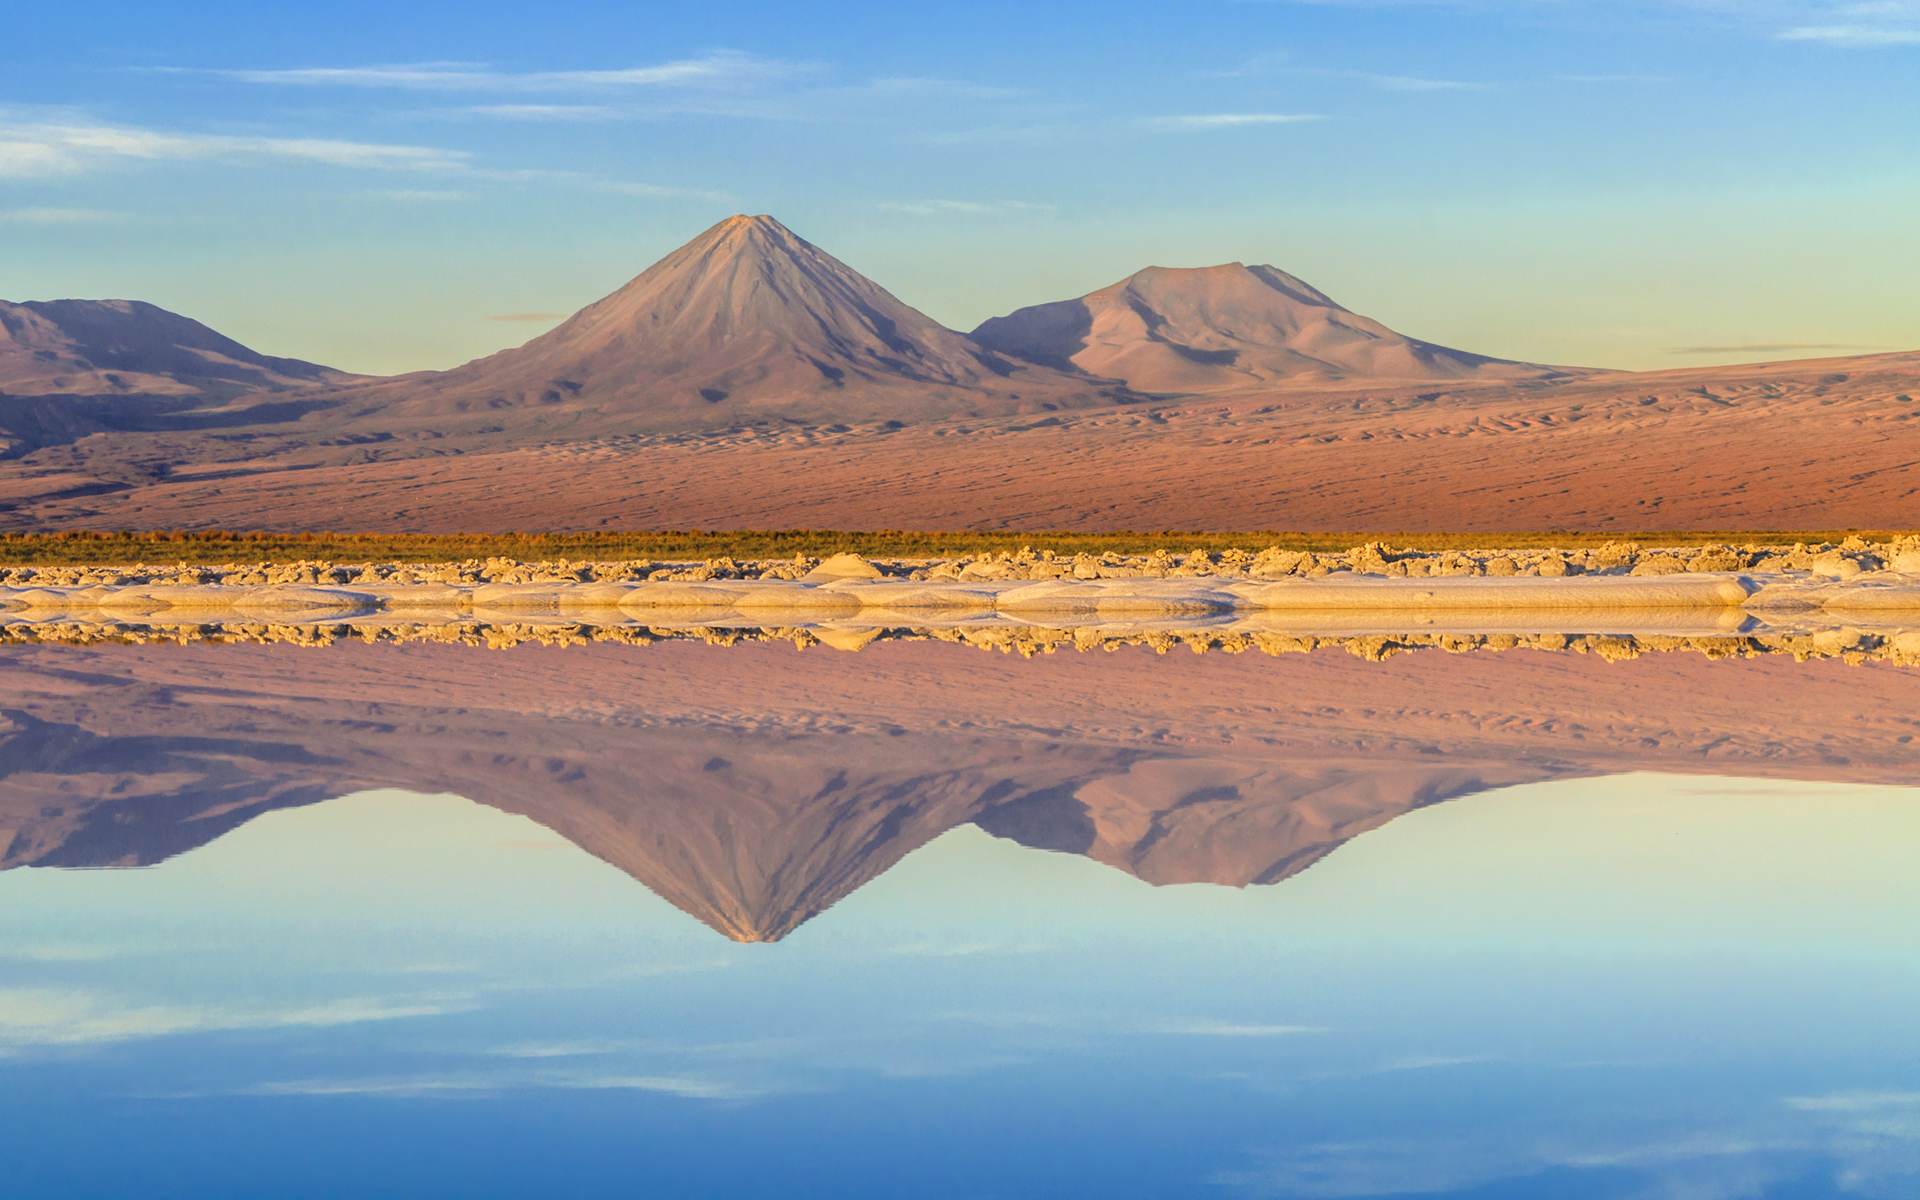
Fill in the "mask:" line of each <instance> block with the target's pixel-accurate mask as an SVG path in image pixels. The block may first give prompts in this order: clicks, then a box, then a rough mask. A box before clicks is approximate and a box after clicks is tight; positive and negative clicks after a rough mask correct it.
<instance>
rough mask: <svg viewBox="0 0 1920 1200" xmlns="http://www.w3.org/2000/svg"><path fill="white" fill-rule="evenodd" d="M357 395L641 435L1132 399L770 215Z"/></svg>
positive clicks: (732, 226)
mask: <svg viewBox="0 0 1920 1200" xmlns="http://www.w3.org/2000/svg"><path fill="white" fill-rule="evenodd" d="M368 398H370V399H375V400H376V401H377V402H378V403H379V408H380V411H382V412H383V413H392V414H395V415H398V414H408V415H417V416H437V417H444V416H450V415H455V414H459V413H468V412H485V411H488V410H497V409H503V408H520V407H527V406H532V407H536V408H538V407H542V406H557V407H559V408H561V409H563V410H576V411H584V412H594V413H597V414H599V415H601V416H603V417H614V416H617V417H618V418H619V424H620V426H621V427H622V428H623V429H626V430H637V431H648V430H656V429H670V428H688V427H699V426H714V425H727V424H731V423H734V422H739V421H750V420H754V419H756V418H765V417H779V418H785V419H788V420H795V421H802V422H805V421H815V422H823V421H865V420H885V419H889V418H893V419H900V420H905V421H918V420H929V419H939V418H945V417H971V416H1004V415H1008V414H1014V413H1022V412H1039V411H1052V410H1056V409H1064V408H1084V407H1088V406H1093V405H1109V404H1113V403H1115V402H1116V401H1124V400H1126V399H1129V398H1130V393H1128V392H1127V390H1126V389H1125V388H1124V387H1121V386H1120V385H1118V384H1117V383H1115V382H1114V381H1112V380H1108V379H1101V378H1096V377H1093V376H1090V375H1089V374H1088V373H1086V372H1082V371H1059V370H1055V369H1054V368H1052V367H1048V366H1043V365H1037V364H1032V363H1024V362H1018V361H1009V360H1007V359H1005V358H1003V357H1001V356H999V355H996V354H994V353H991V352H989V351H987V350H985V349H983V348H981V347H980V346H979V345H977V344H976V343H974V342H973V341H971V340H969V339H968V338H966V337H965V336H963V335H961V334H958V333H955V332H954V331H952V330H950V329H947V328H946V327H944V326H942V325H940V324H939V323H937V322H935V321H933V320H932V319H930V318H928V317H927V316H926V315H925V314H923V313H921V312H919V311H918V310H916V309H913V308H910V307H909V306H907V305H906V304H903V303H901V301H900V300H899V299H898V298H896V297H895V296H894V295H893V294H892V293H890V292H888V291H887V290H886V289H885V288H883V287H881V286H880V285H879V284H876V283H874V282H873V281H872V280H870V279H868V278H866V277H865V276H864V275H861V274H860V273H859V272H858V271H855V270H854V269H853V268H851V267H849V266H847V265H846V264H845V263H843V262H841V261H840V260H838V259H836V258H834V257H833V256H832V255H830V254H828V253H826V252H825V251H823V250H821V249H820V248H819V247H818V246H815V245H814V244H812V243H811V242H808V241H806V240H804V239H802V238H800V237H797V236H795V235H794V233H793V231H792V230H789V229H788V228H787V227H786V226H784V225H782V224H781V223H780V222H778V221H776V220H774V219H773V218H772V217H768V216H758V217H748V216H734V217H728V218H727V219H726V220H724V221H722V222H720V223H719V224H718V225H715V226H714V227H713V228H711V229H709V230H707V231H706V232H705V233H703V234H701V235H700V236H699V237H697V238H695V239H694V240H693V241H691V242H688V243H687V244H686V245H684V246H682V247H680V248H679V249H678V250H675V251H674V252H673V253H671V254H669V255H667V257H665V258H663V259H661V260H660V261H659V262H657V263H655V264H654V265H653V266H651V267H649V268H647V270H646V271H644V272H642V273H641V274H640V275H639V276H638V277H637V278H635V279H634V280H633V281H632V282H631V283H628V284H627V285H626V286H625V287H623V288H621V289H620V290H619V291H617V292H615V293H613V294H612V295H611V296H608V297H606V298H605V299H603V300H600V301H597V302H596V303H593V304H590V305H588V306H587V307H586V308H583V309H581V310H580V311H579V312H577V313H575V314H574V315H573V316H572V317H570V318H568V319H567V320H566V321H565V322H564V323H563V324H561V325H560V326H559V327H558V328H557V329H554V330H552V331H551V332H548V333H545V334H543V335H541V336H540V337H537V338H535V339H533V340H532V341H530V342H528V343H527V344H526V345H524V346H519V347H516V348H515V349H512V350H503V351H501V352H500V353H498V354H494V355H491V356H489V357H487V358H482V359H478V360H476V361H474V362H470V363H468V364H466V365H465V366H463V367H457V368H455V369H454V370H451V371H446V372H439V373H421V374H415V375H406V376H401V377H400V378H398V379H395V380H392V381H389V382H386V383H383V384H382V385H379V386H377V387H376V388H374V389H372V391H371V392H370V394H369V397H368Z"/></svg>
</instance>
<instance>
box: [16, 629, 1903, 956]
mask: <svg viewBox="0 0 1920 1200" xmlns="http://www.w3.org/2000/svg"><path fill="white" fill-rule="evenodd" d="M961 681H964V686H960V683H961ZM0 695H4V696H5V697H6V698H7V699H6V701H5V703H4V705H3V706H0V710H3V711H0V719H3V720H4V725H0V867H15V866H25V865H35V864H38V865H47V866H56V865H57V866H101V865H134V864H139V863H148V862H154V861H158V860H160V859H163V858H165V857H167V856H168V855H170V854H175V853H178V852H180V851H182V850H185V849H188V848H191V847H192V846H195V845H200V844H203V843H205V842H207V841H209V840H211V839H212V838H214V837H217V836H219V835H220V834H221V833H223V832H225V831H226V830H227V829H230V828H232V827H234V826H236V825H238V824H239V823H241V822H242V821H244V820H246V819H249V818H250V817H251V816H253V815H255V814H257V813H259V812H262V811H266V810H267V809H270V808H275V807H285V806H289V805H297V804H304V803H310V802H312V801H314V800H317V799H321V798H324V797H326V796H333V795H340V794H343V793H346V792H351V791H357V790H362V789H366V788H373V787H398V788H405V789H410V790H413V791H419V792H429V793H438V792H454V793H457V794H460V795H463V796H467V797H469V798H471V799H474V800H476V801H479V802H481V803H486V804H490V805H493V806H495V807H498V808H502V809H504V810H507V811H511V812H517V813H523V814H525V815H527V816H529V817H531V818H533V819H534V820H536V821H539V822H541V823H542V824H544V825H546V826H548V827H549V828H552V829H554V830H555V831H557V832H558V833H560V834H561V835H562V836H565V837H567V838H569V839H570V840H572V841H574V842H576V843H577V844H579V845H580V846H581V847H583V848H584V849H586V850H587V851H588V852H590V853H592V854H594V855H596V856H598V857H600V858H602V859H604V860H606V861H607V862H610V863H612V864H614V865H616V866H617V867H619V868H620V869H621V870H624V871H626V872H627V873H629V874H630V875H632V876H634V877H635V878H636V879H638V880H640V881H641V882H642V883H644V884H646V885H647V886H648V887H649V888H651V889H653V890H654V891H655V892H657V893H659V894H660V895H661V896H663V897H665V898H666V899H668V900H670V901H671V902H672V903H674V904H676V905H678V906H679V907H680V908H682V909H684V910H685V911H687V912H688V913H690V914H692V915H693V916H695V917H697V918H698V919H700V920H701V921H703V922H705V923H706V924H708V925H709V926H711V927H712V928H714V929H715V930H717V931H718V932H720V933H722V934H724V935H726V936H728V937H730V938H735V939H738V940H748V941H755V940H760V941H764V940H773V939H777V938H780V937H783V936H785V935H786V934H788V933H790V932H791V931H792V930H793V929H795V928H797V927H798V926H799V925H800V924H801V923H802V922H804V921H806V920H808V919H809V918H811V917H813V916H815V915H817V914H818V913H820V912H822V911H824V910H825V909H826V908H828V907H829V906H830V905H831V904H832V903H833V902H834V901H835V900H837V899H838V898H839V897H841V896H844V895H846V894H848V893H850V892H851V891H853V890H854V889H856V888H858V887H859V886H860V885H861V884H863V883H865V882H866V881H867V880H869V879H872V878H874V877H875V876H877V875H878V874H880V873H881V872H882V871H884V870H886V869H887V868H888V867H890V866H891V865H892V864H893V863H895V862H897V861H899V859H900V858H901V857H903V856H904V855H906V854H907V853H910V852H911V851H912V850H913V849H914V848H916V847H918V846H920V845H923V844H925V843H926V842H927V841H928V840H930V839H932V838H933V837H936V836H938V835H939V834H940V833H941V832H943V831H945V830H947V829H950V828H952V827H954V826H955V825H958V824H961V823H964V822H967V821H974V822H977V823H979V824H980V825H981V826H982V827H983V828H985V829H987V830H988V831H989V832H993V833H996V834H998V835H1001V836H1005V837H1011V838H1014V839H1016V840H1018V841H1020V842H1022V843H1024V844H1027V845H1031V846H1036V847H1041V848H1045V849H1051V850H1057V851H1063V852H1069V853H1079V854H1086V855H1088V856H1090V857H1093V858H1095V859H1098V860H1099V861H1102V862H1106V863H1109V864H1111V865H1113V866H1115V867H1117V868H1119V869H1121V870H1125V871H1128V872H1130V873H1133V874H1135V875H1137V876H1139V877H1140V878H1142V879H1145V880H1148V881H1149V882H1153V883H1176V882H1203V881H1204V882H1213V883H1219V884H1227V885H1235V886H1244V885H1247V884H1250V883H1270V882H1274V881H1277V880H1280V879H1284V878H1286V877H1287V876H1289V875H1291V874H1293V873H1295V872H1297V871H1298V870H1300V869H1302V868H1304V867H1305V866H1307V865H1308V864H1310V863H1312V862H1313V861H1315V860H1317V859H1318V858H1320V857H1322V856H1324V855H1325V854H1327V853H1329V852H1331V851H1333V850H1335V849H1336V848H1337V847H1338V846H1339V845H1340V844H1341V843H1342V842H1343V841H1345V840H1346V839H1348V838H1351V837H1353V836H1355V835H1356V834H1358V833H1360V832H1363V831H1365V830H1367V829H1371V828H1374V827H1377V826H1378V825H1380V824H1383V823H1385V822H1386V821H1388V820H1391V819H1392V818H1393V817H1394V816H1397V815H1399V814H1400V813H1404V812H1406V811H1408V810H1409V809H1412V808H1416V807H1419V806H1421V805H1424V804H1429V803H1433V802H1435V801H1439V800H1444V799H1447V798H1450V797H1455V796H1461V795H1466V794H1470V793H1472V792H1476V791H1481V790H1484V789H1486V788H1489V787H1499V786H1504V785H1508V784H1514V783H1522V782H1529V781H1540V780H1549V779H1558V778H1571V777H1578V776H1590V775H1598V774H1613V773H1619V772H1625V771H1636V770H1647V771H1665V772H1674V773H1684V774H1716V775H1727V776H1738V777H1753V778H1781V779H1810V780H1820V779H1830V780H1844V781H1847V782H1856V783H1859V782H1882V783H1897V784H1908V785H1911V784H1913V783H1914V782H1915V781H1916V779H1920V775H1916V771H1917V770H1920V750H1916V749H1915V744H1914V743H1913V742H1911V741H1908V740H1902V739H1905V738H1910V737H1911V736H1912V734H1913V732H1914V731H1915V724H1916V722H1915V718H1914V716H1913V714H1914V713H1915V712H1916V711H1920V672H1915V671H1912V670H1902V669H1900V668H1893V667H1881V666H1871V665H1870V666H1863V667H1849V666H1846V665H1844V664H1842V663H1839V662H1837V661H1818V662H1810V663H1807V664H1795V663H1793V662H1791V661H1782V660H1781V659H1778V658H1770V659H1763V660H1731V661H1722V662H1711V661H1709V660H1707V659H1705V658H1703V657H1700V656H1697V655H1693V654H1672V655H1660V656H1647V657H1642V658H1639V659H1636V660H1633V661H1630V662H1620V663H1612V664H1609V663H1606V662H1603V661H1600V660H1599V659H1597V658H1593V657H1587V656H1577V655H1570V654H1567V655H1548V654H1544V653H1539V652H1533V651H1515V652H1511V653H1506V654H1492V653H1480V654H1472V655H1449V654H1443V653H1440V652H1437V651H1430V652H1423V653H1417V654H1405V655H1399V656H1396V657H1394V658H1392V659H1390V660H1388V661H1386V662H1382V663H1369V662H1365V661H1362V660H1360V659H1358V658H1355V657H1353V656H1351V655H1348V654H1345V653H1343V652H1340V651H1335V650H1323V651H1318V652H1315V653H1314V654H1311V655H1288V656H1285V657H1283V658H1278V659H1275V658H1268V657H1265V656H1263V655H1258V654H1251V653H1249V654H1243V655H1238V656H1228V655H1222V654H1209V655H1206V656H1195V655H1187V654H1178V655H1170V656H1166V657H1160V656H1155V655H1153V654H1149V653H1146V652H1144V651H1127V652H1123V653H1114V654H1108V653H1086V654H1079V653H1062V654H1056V655H1050V656H1044V657H1041V658H1036V659H1032V660H1027V659H1021V658H1017V657H1011V656H1005V655H996V654H989V653H983V652H981V651H978V650H974V649H971V648H967V647H962V646H954V645H949V644H944V643H901V642H883V643H877V644H876V645H874V646H872V647H869V648H868V649H866V650H863V651H861V652H860V653H858V654H840V653H830V652H826V651H821V650H811V651H808V652H806V653H798V652H795V651H794V650H793V649H792V648H790V647H787V646H784V645H781V644H769V643H743V644H740V645H736V646H733V647H716V646H708V645H703V644H698V643H685V642H674V643H666V644H661V645H656V646H652V647H646V648H641V647H633V646H622V645H606V644H601V645H594V646H585V647H574V648H569V649H565V650H561V649H535V648H521V649H516V650H512V651H490V650H485V649H480V648H474V647H464V646H458V645H412V646H403V647H396V646H384V645H377V646H369V645H361V644H342V645H338V646H334V647H331V648H328V649H324V650H309V649H300V648H294V647H287V646H244V645H240V646H213V645H204V644H202V645H187V646H160V647H141V646H103V647H85V648H82V647H60V646H31V647H11V648H7V649H5V650H4V651H0Z"/></svg>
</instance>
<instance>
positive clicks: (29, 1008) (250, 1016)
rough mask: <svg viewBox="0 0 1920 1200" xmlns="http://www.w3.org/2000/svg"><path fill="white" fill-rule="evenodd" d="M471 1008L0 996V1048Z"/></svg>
mask: <svg viewBox="0 0 1920 1200" xmlns="http://www.w3.org/2000/svg"><path fill="white" fill-rule="evenodd" d="M475 1007H476V1003H475V1001H474V1000H473V998H472V997H471V996H468V995H465V994H457V995H449V994H433V995H426V996H404V997H392V996H389V997H365V996H356V997H347V998H343V999H339V1000H329V1001H324V1002H321V1003H317V1004H306V1005H300V1006H297V1007H293V1008H282V1009H272V1008H265V1009H236V1008H221V1007H208V1006H200V1005H169V1004H145V1005H132V1004H127V1003H126V1002H124V1001H122V1000H120V999H119V998H117V997H113V996H108V995H104V994H101V993H97V992H89V991H74V990H61V989H53V988H4V989H0V1047H26V1046H81V1045H91V1044H98V1043H106V1042H124V1041H137V1040H142V1039H147V1038H157V1037H169V1036H173V1035H177V1034H188V1033H210V1032H216V1031H220V1030H232V1029H279V1028H287V1027H293V1026H314V1027H325V1026H333V1025H353V1024H359V1023H362V1022H366V1021H391V1020H397V1019H400V1018H403V1017H427V1016H439V1015H441V1014H444V1013H452V1012H466V1011H469V1010H471V1009H473V1008H475Z"/></svg>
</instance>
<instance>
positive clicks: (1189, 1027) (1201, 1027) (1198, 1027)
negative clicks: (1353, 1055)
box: [1153, 1021, 1330, 1038]
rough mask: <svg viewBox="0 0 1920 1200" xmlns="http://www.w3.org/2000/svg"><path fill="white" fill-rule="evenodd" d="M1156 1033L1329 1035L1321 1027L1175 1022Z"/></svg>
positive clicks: (1169, 1023) (1267, 1035) (1159, 1027)
mask: <svg viewBox="0 0 1920 1200" xmlns="http://www.w3.org/2000/svg"><path fill="white" fill-rule="evenodd" d="M1153 1032H1155V1033H1174V1034H1184V1035H1189V1036H1193V1037H1240V1038H1247V1037H1286V1036H1289V1035H1291V1034H1296V1033H1327V1032H1330V1031H1329V1030H1328V1029H1327V1028H1326V1027H1324V1026H1320V1025H1239V1024H1234V1023H1232V1022H1229V1021H1173V1022H1168V1023H1167V1024H1165V1025H1157V1026H1155V1027H1154V1028H1153Z"/></svg>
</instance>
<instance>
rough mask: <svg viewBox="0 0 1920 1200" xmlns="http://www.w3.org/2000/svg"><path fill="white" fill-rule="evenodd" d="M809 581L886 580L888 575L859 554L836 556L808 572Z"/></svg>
mask: <svg viewBox="0 0 1920 1200" xmlns="http://www.w3.org/2000/svg"><path fill="white" fill-rule="evenodd" d="M806 577H807V578H808V579H828V580H831V579H884V578H886V574H885V573H884V572H883V571H881V570H880V568H879V567H876V566H874V565H873V564H872V563H870V562H868V561H867V560H866V559H864V558H861V557H860V556H859V555H858V554H836V555H834V556H833V557H832V558H829V559H827V560H825V561H824V562H822V563H821V564H820V565H819V566H817V567H815V568H814V569H813V570H811V571H808V572H807V576H806Z"/></svg>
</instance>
